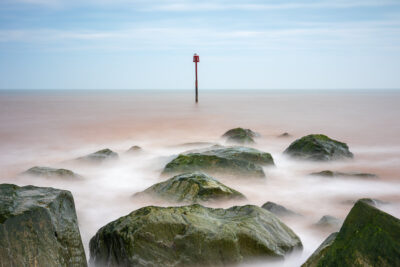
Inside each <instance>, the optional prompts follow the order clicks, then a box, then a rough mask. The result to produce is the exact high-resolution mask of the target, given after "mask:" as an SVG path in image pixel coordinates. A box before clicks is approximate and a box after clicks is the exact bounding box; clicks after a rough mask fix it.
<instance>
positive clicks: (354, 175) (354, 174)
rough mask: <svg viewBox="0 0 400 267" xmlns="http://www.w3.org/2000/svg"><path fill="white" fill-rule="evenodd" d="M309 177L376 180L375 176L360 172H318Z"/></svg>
mask: <svg viewBox="0 0 400 267" xmlns="http://www.w3.org/2000/svg"><path fill="white" fill-rule="evenodd" d="M310 175H314V176H322V177H350V178H378V176H377V175H376V174H372V173H362V172H337V171H330V170H325V171H320V172H313V173H310Z"/></svg>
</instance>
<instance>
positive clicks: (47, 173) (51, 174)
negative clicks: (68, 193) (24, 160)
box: [22, 166, 82, 178]
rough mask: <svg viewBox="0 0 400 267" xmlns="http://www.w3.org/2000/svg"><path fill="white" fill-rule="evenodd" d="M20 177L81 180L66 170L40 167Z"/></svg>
mask: <svg viewBox="0 0 400 267" xmlns="http://www.w3.org/2000/svg"><path fill="white" fill-rule="evenodd" d="M22 175H30V176H37V177H44V178H82V177H81V176H80V175H78V174H76V173H74V172H73V171H70V170H67V169H56V168H50V167H40V166H35V167H32V168H30V169H28V170H27V171H25V172H23V173H22Z"/></svg>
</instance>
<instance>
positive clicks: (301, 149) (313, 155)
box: [283, 134, 353, 161]
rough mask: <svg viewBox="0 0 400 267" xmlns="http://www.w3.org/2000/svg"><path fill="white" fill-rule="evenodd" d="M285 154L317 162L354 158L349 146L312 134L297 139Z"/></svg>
mask: <svg viewBox="0 0 400 267" xmlns="http://www.w3.org/2000/svg"><path fill="white" fill-rule="evenodd" d="M283 153H284V154H286V155H289V156H291V157H294V158H298V159H304V160H315V161H329V160H337V159H344V158H352V157H353V153H351V152H350V151H349V147H348V146H347V144H345V143H342V142H339V141H336V140H333V139H331V138H329V137H328V136H326V135H322V134H311V135H307V136H304V137H302V138H300V139H297V140H296V141H294V142H293V143H292V144H290V146H289V147H288V148H287V149H286V150H285V151H284V152H283Z"/></svg>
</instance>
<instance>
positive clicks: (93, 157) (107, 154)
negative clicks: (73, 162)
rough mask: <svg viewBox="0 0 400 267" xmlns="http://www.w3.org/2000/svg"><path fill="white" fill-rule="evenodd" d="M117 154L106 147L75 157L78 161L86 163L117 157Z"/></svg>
mask: <svg viewBox="0 0 400 267" xmlns="http://www.w3.org/2000/svg"><path fill="white" fill-rule="evenodd" d="M118 157H119V156H118V154H117V153H115V152H114V151H112V150H110V149H108V148H106V149H102V150H99V151H96V152H94V153H92V154H89V155H86V156H83V157H80V158H77V160H78V161H82V162H88V163H100V162H103V161H106V160H113V159H114V160H115V159H118Z"/></svg>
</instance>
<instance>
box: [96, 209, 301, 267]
mask: <svg viewBox="0 0 400 267" xmlns="http://www.w3.org/2000/svg"><path fill="white" fill-rule="evenodd" d="M301 248H302V243H301V241H300V239H299V237H298V236H297V235H296V234H295V233H294V232H293V231H292V230H291V229H290V228H288V227H287V226H286V225H285V224H284V223H282V222H281V221H280V220H279V219H278V218H277V217H276V216H275V215H273V214H272V213H270V212H268V211H266V210H264V209H262V208H260V207H256V206H251V205H249V206H236V207H232V208H229V209H212V208H206V207H203V206H201V205H198V204H194V205H191V206H183V207H167V208H164V207H154V206H149V207H144V208H141V209H139V210H136V211H134V212H132V213H130V214H129V215H127V216H125V217H121V218H119V219H118V220H115V221H113V222H111V223H109V224H107V225H106V226H104V227H102V228H101V229H100V230H99V231H98V232H97V233H96V235H95V236H94V237H93V238H92V239H91V240H90V263H92V264H95V265H96V266H187V265H189V266H190V265H195V266H221V265H228V264H234V263H239V262H243V261H245V260H250V259H253V258H255V259H260V258H265V259H283V258H284V256H285V255H286V254H288V253H289V252H291V251H293V250H295V249H301Z"/></svg>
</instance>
